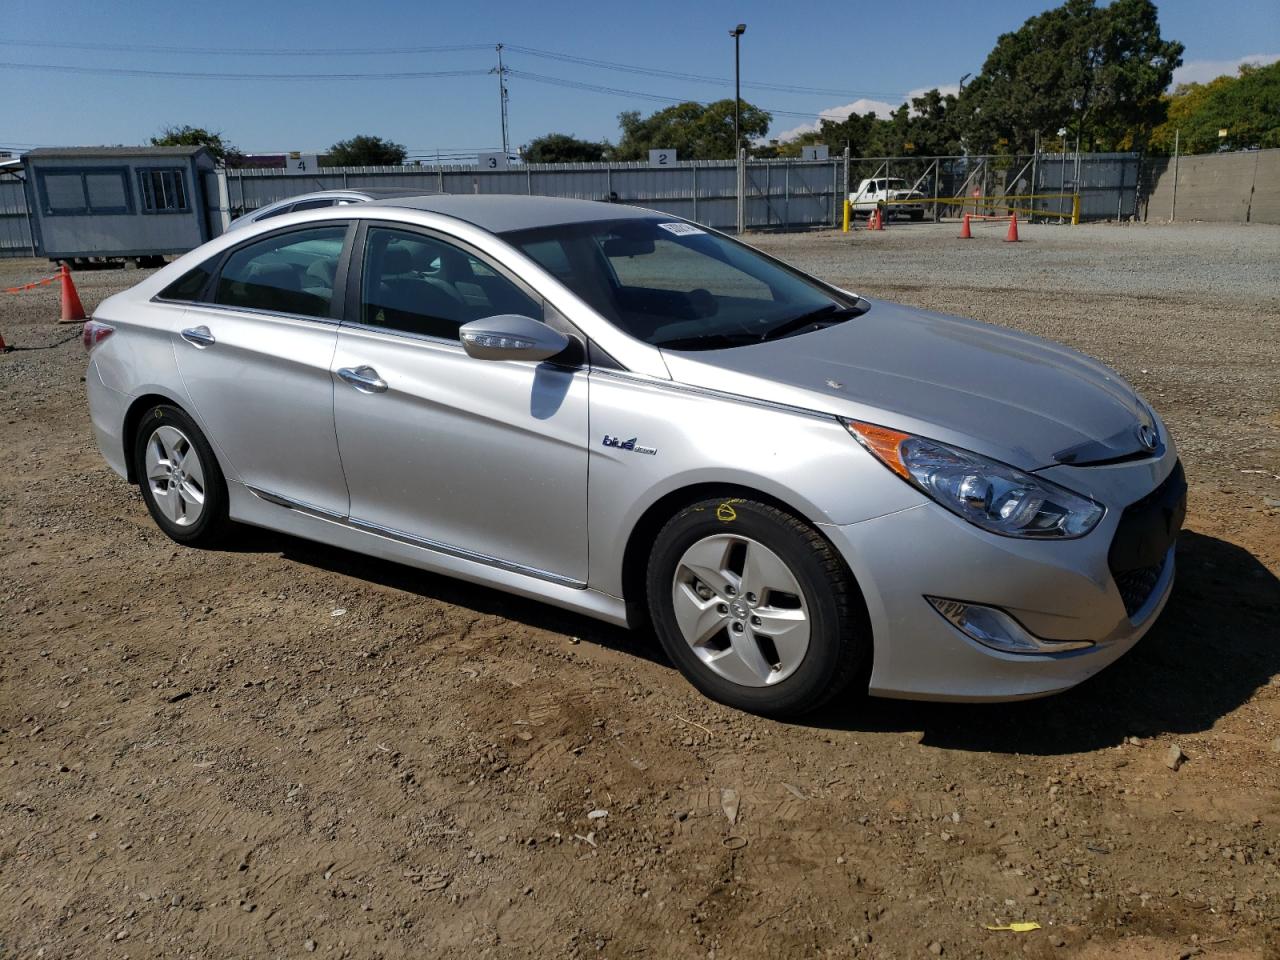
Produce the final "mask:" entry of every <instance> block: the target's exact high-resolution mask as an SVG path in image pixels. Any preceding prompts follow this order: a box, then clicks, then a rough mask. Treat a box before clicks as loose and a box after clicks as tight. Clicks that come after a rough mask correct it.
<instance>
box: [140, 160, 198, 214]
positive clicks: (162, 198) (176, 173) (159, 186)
mask: <svg viewBox="0 0 1280 960" xmlns="http://www.w3.org/2000/svg"><path fill="white" fill-rule="evenodd" d="M138 193H139V195H140V196H141V197H142V212H143V213H186V212H188V211H189V210H190V209H191V204H190V203H188V201H187V178H186V171H184V170H182V169H180V168H174V169H167V170H161V169H156V168H148V169H144V170H139V171H138Z"/></svg>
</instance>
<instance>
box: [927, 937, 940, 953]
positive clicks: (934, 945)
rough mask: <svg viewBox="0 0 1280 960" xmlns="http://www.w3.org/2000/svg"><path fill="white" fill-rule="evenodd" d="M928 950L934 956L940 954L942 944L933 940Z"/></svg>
mask: <svg viewBox="0 0 1280 960" xmlns="http://www.w3.org/2000/svg"><path fill="white" fill-rule="evenodd" d="M929 952H930V953H932V954H933V955H934V956H935V957H940V956H942V944H941V943H939V942H938V941H937V940H935V941H933V943H931V944H929Z"/></svg>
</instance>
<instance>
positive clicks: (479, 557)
mask: <svg viewBox="0 0 1280 960" xmlns="http://www.w3.org/2000/svg"><path fill="white" fill-rule="evenodd" d="M244 486H245V489H247V490H248V491H249V492H250V493H252V494H253V495H254V496H255V497H257V498H258V499H259V500H265V501H266V502H267V503H273V504H275V505H276V506H279V507H285V508H286V509H289V510H294V511H297V512H298V513H306V514H311V515H312V516H316V517H319V518H320V519H321V520H328V521H330V522H332V523H338V524H341V525H343V526H344V527H350V528H351V529H353V530H359V531H361V532H363V533H372V534H374V535H376V536H380V537H386V538H387V539H389V540H397V541H399V542H400V543H405V544H408V545H409V546H411V547H419V548H421V549H423V550H430V551H431V552H432V553H439V554H443V555H444V556H448V557H454V558H455V559H458V560H470V561H472V562H473V563H480V564H483V565H485V566H487V567H493V568H495V569H498V570H505V571H506V572H508V573H518V574H521V575H523V576H526V577H534V578H536V579H538V580H545V581H547V582H548V583H555V584H559V585H560V586H562V587H571V588H573V589H575V590H585V589H586V588H587V585H586V583H585V582H583V581H581V580H575V579H574V578H573V577H566V576H564V575H562V574H559V573H552V572H551V571H550V570H541V569H539V568H538V567H530V566H527V565H525V564H523V563H516V562H515V561H514V560H504V559H502V558H501V557H491V556H489V555H488V554H484V553H477V552H476V551H474V550H467V549H466V548H465V547H455V546H453V545H452V544H448V543H443V542H441V541H439V540H431V539H429V538H427V537H419V536H416V535H415V534H412V533H406V532H405V531H403V530H396V529H395V528H394V527H384V526H382V525H381V524H378V523H371V522H370V521H368V520H361V519H359V518H358V517H351V516H346V517H344V516H342V515H341V514H339V513H335V512H334V511H332V510H326V509H324V508H323V507H317V506H315V505H314V504H309V503H304V502H303V501H301V500H293V499H291V498H289V497H285V496H281V495H280V494H278V493H271V492H270V491H268V490H262V489H260V488H258V487H255V486H252V485H250V484H247V483H246V484H245V485H244Z"/></svg>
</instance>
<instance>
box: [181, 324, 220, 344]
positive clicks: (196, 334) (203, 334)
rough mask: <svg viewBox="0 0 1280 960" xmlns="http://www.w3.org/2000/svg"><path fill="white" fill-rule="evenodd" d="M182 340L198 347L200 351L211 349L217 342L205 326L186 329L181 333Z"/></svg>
mask: <svg viewBox="0 0 1280 960" xmlns="http://www.w3.org/2000/svg"><path fill="white" fill-rule="evenodd" d="M182 339H183V340H185V341H187V343H190V344H192V345H193V346H196V347H199V348H200V349H201V350H203V349H204V348H205V347H211V346H213V345H214V344H215V343H217V342H218V339H217V338H216V337H215V336H214V335H213V333H212V332H211V331H210V330H209V328H208V327H205V326H200V327H187V329H185V330H183V331H182Z"/></svg>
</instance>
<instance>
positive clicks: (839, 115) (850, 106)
mask: <svg viewBox="0 0 1280 960" xmlns="http://www.w3.org/2000/svg"><path fill="white" fill-rule="evenodd" d="M933 89H937V90H939V91H940V92H941V93H942V94H943V95H944V96H945V95H946V94H948V93H952V94H954V93H959V92H960V87H959V86H958V85H957V84H954V83H942V84H938V86H937V87H936V88H935V87H918V88H916V89H915V90H911V91H909V92H908V93H907V95H906V97H905V98H904V99H903V102H904V103H910V102H911V100H912V99H913V98H915V97H922V96H924V95H925V94H926V93H928V92H929V91H930V90H933ZM896 109H898V107H897V106H896V105H894V104H892V103H886V102H885V101H883V100H868V99H867V98H866V97H863V98H861V99H858V100H855V101H853V103H844V104H841V105H840V106H838V107H827V109H825V110H823V111H821V112H820V113H819V114H818V116H817V118H816V119H814V121H813V122H812V123H802V124H799V125H798V126H794V127H792V128H791V129H790V130H784V131H783V132H782V133H779V134H777V135H776V136H775V137H770V138H769V139H771V140H772V139H777V140H779V141H781V142H783V143H785V142H786V141H788V140H794V139H795V138H796V137H799V136H802V135H803V134H806V133H813V132H814V131H815V130H817V129H818V127H819V126H820V124H821V122H822V121H823V120H831V121H834V122H835V123H839V122H840V121H841V120H844V119H846V118H848V117H849V115H850V114H854V113H856V114H858V115H859V116H862V115H863V114H865V113H874V114H875V115H876V116H877V117H879V118H880V119H882V120H887V119H889V117H890V116H892V115H893V111H894V110H896Z"/></svg>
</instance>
